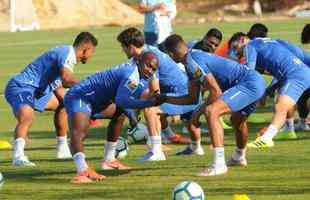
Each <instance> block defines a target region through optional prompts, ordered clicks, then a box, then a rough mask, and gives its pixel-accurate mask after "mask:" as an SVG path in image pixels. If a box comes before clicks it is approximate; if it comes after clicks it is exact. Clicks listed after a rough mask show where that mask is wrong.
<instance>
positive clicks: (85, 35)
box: [73, 32, 98, 47]
mask: <svg viewBox="0 0 310 200" xmlns="http://www.w3.org/2000/svg"><path fill="white" fill-rule="evenodd" d="M83 43H91V44H92V45H94V46H97V45H98V40H97V39H96V38H95V36H94V35H93V34H91V33H90V32H81V33H79V34H78V35H77V36H76V38H75V40H74V42H73V46H74V47H78V46H80V45H81V44H83Z"/></svg>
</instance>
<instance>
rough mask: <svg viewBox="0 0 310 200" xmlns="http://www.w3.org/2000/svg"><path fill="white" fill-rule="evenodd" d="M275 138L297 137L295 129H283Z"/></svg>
mask: <svg viewBox="0 0 310 200" xmlns="http://www.w3.org/2000/svg"><path fill="white" fill-rule="evenodd" d="M274 139H276V140H294V139H297V135H296V133H295V131H283V132H280V133H278V134H277V135H276V136H275V137H274Z"/></svg>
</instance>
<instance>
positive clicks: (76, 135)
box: [64, 95, 105, 183]
mask: <svg viewBox="0 0 310 200" xmlns="http://www.w3.org/2000/svg"><path fill="white" fill-rule="evenodd" d="M64 104H65V108H66V110H67V113H68V122H69V127H70V132H71V153H72V155H73V160H74V163H75V166H76V170H77V175H76V176H75V177H74V178H73V179H72V182H73V183H88V182H92V180H96V181H100V180H102V179H104V178H105V177H104V176H103V175H101V174H98V173H96V172H95V171H94V170H92V169H91V168H90V167H89V166H88V164H87V162H86V156H85V154H84V143H83V142H84V140H85V139H86V136H87V134H88V129H89V119H90V117H89V116H90V113H91V105H90V104H89V103H88V102H86V101H84V100H82V99H81V98H79V97H75V96H74V95H67V96H66V97H65V99H64Z"/></svg>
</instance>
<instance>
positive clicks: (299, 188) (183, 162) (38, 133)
mask: <svg viewBox="0 0 310 200" xmlns="http://www.w3.org/2000/svg"><path fill="white" fill-rule="evenodd" d="M307 22H308V23H309V20H293V19H292V20H289V21H266V22H265V23H266V25H267V26H268V27H269V28H270V36H271V37H279V38H283V39H287V40H289V41H292V42H294V43H296V44H299V36H300V31H301V28H302V27H303V25H304V24H305V23H307ZM251 24H252V22H231V23H220V24H201V25H186V26H185V25H184V26H178V27H176V32H178V33H181V34H182V35H184V36H185V38H186V39H193V38H199V37H201V36H202V35H203V34H204V33H205V31H207V30H208V28H210V27H213V26H217V27H218V28H220V29H221V30H223V32H224V35H225V37H226V38H228V37H230V35H231V34H232V33H234V32H236V31H247V30H248V29H249V27H250V25H251ZM83 30H84V29H83ZM120 30H121V28H95V29H93V28H92V29H90V31H91V32H93V33H94V34H95V35H96V36H97V37H98V38H99V46H98V49H97V52H96V55H95V56H94V57H93V59H92V60H91V61H90V62H89V63H88V64H87V65H78V66H76V68H75V69H76V74H77V75H78V76H79V77H85V76H87V75H89V74H91V73H94V72H95V71H99V70H103V69H106V68H107V67H110V66H112V65H113V64H118V63H121V62H122V61H124V60H126V58H125V56H124V55H123V54H122V52H121V49H120V47H119V45H118V43H117V42H116V40H115V37H116V35H117V33H118V32H119V31H120ZM79 31H81V30H80V29H70V30H63V31H39V32H23V33H0V49H1V53H0V93H1V97H0V110H1V116H0V124H1V126H0V139H7V140H10V141H11V135H12V131H13V130H14V127H15V120H14V118H13V116H12V114H11V110H10V107H9V106H8V105H7V103H6V102H5V100H4V97H3V90H4V87H5V84H6V82H7V80H8V79H9V78H10V77H11V76H12V75H13V74H15V73H17V72H19V71H20V70H21V69H22V68H23V67H24V66H25V65H26V64H27V63H29V62H30V61H31V60H32V59H33V58H35V57H36V56H38V55H39V54H40V53H42V52H43V51H44V50H46V49H48V48H50V47H53V46H55V45H59V44H63V43H65V44H70V43H71V42H72V41H73V38H74V36H75V35H76V34H77V33H78V32H79ZM305 48H308V49H307V50H308V51H309V50H310V49H309V46H308V47H307V46H305ZM271 110H272V105H271V104H270V103H269V105H268V107H267V108H263V109H259V110H258V111H257V113H256V114H254V115H253V116H252V117H251V118H250V120H249V125H250V130H251V131H250V134H251V136H250V138H251V139H254V138H255V133H256V131H257V130H258V129H260V128H262V127H263V126H264V125H266V124H267V122H269V121H270V118H271ZM105 124H106V123H105ZM175 127H176V128H177V129H180V127H181V124H178V125H176V126H175ZM30 137H31V138H32V139H33V140H32V141H33V143H32V144H31V145H28V146H27V150H26V154H27V155H28V156H29V157H30V159H31V160H32V161H34V162H36V164H37V167H36V168H16V167H13V166H12V165H11V158H10V156H11V152H10V151H0V171H1V172H2V173H3V175H4V177H5V184H4V186H3V188H2V189H1V190H0V199H1V200H6V199H8V200H14V199H32V200H35V199H38V200H43V199H44V200H45V199H62V200H64V199H75V200H78V199H97V200H99V199H100V200H103V199H105V200H125V199H126V200H129V199H140V200H142V199H146V200H147V199H154V200H155V199H156V200H163V199H170V198H171V191H172V189H173V188H174V186H175V185H177V184H178V183H179V182H181V181H184V180H193V181H196V182H198V183H199V184H200V185H201V186H202V187H203V189H204V191H205V194H206V199H207V200H230V199H232V195H233V194H236V193H237V194H248V195H249V196H250V197H251V199H252V200H307V199H310V181H309V180H310V157H309V155H310V133H306V132H298V137H299V138H298V139H297V140H294V141H286V142H277V143H276V146H275V147H274V148H272V149H266V150H262V151H258V150H253V149H249V150H248V162H249V166H248V167H247V168H238V167H236V168H230V170H229V173H228V174H227V175H225V176H220V177H210V178H201V177H197V176H196V174H197V173H198V172H200V170H201V169H202V168H203V167H205V166H206V165H207V164H208V163H209V162H210V161H211V158H212V151H210V150H209V149H208V148H207V145H204V147H205V150H206V153H207V154H206V156H204V157H197V156H191V157H177V156H175V155H174V154H175V152H176V151H177V149H179V148H182V147H183V146H181V145H170V147H171V148H172V151H170V152H168V160H167V161H166V162H160V163H143V164H139V163H137V162H136V160H137V158H138V157H139V156H141V155H142V154H144V153H145V147H144V146H143V145H131V146H130V154H129V156H128V157H127V158H126V159H125V160H124V162H125V163H127V164H129V165H130V166H132V167H133V168H134V169H133V170H131V171H125V172H123V171H121V172H119V171H108V172H107V171H101V172H102V173H103V174H105V175H106V176H107V177H108V178H107V179H106V180H105V181H104V182H101V183H94V184H88V185H73V184H70V183H69V182H70V179H71V178H72V177H73V176H74V174H75V168H74V164H73V162H72V161H71V160H65V161H63V160H57V159H55V155H56V150H55V139H54V138H55V133H54V128H53V125H52V113H48V112H46V113H43V114H37V115H36V119H35V122H34V124H33V127H32V128H31V131H30ZM104 138H105V127H103V128H98V129H92V130H91V134H90V135H89V138H88V140H87V141H86V155H87V158H88V161H89V162H90V164H91V165H92V166H94V167H96V168H97V169H98V170H99V171H100V168H99V166H100V161H101V159H102V156H103V146H104V141H105V140H104ZM204 141H205V140H204ZM204 144H205V143H204ZM225 145H226V156H229V155H230V154H231V152H232V150H233V149H234V137H233V134H232V131H226V132H225Z"/></svg>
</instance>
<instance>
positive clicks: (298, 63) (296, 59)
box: [293, 58, 302, 65]
mask: <svg viewBox="0 0 310 200" xmlns="http://www.w3.org/2000/svg"><path fill="white" fill-rule="evenodd" d="M293 62H294V63H295V64H296V65H300V64H301V63H302V62H301V60H300V59H299V58H294V59H293Z"/></svg>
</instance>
